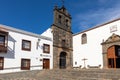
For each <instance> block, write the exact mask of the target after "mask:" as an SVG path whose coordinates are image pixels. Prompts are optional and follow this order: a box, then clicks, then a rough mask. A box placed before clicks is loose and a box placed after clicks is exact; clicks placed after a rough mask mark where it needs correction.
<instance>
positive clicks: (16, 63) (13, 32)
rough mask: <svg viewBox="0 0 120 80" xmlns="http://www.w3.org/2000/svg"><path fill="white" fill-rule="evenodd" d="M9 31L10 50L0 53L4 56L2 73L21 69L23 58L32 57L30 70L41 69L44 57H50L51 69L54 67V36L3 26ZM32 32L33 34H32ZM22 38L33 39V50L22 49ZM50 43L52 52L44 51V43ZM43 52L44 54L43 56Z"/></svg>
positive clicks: (0, 71)
mask: <svg viewBox="0 0 120 80" xmlns="http://www.w3.org/2000/svg"><path fill="white" fill-rule="evenodd" d="M2 27H3V28H5V29H7V30H8V32H9V35H8V52H7V53H0V57H4V70H0V73H7V72H17V71H23V70H21V59H22V58H25V59H30V60H31V68H30V70H41V69H42V65H43V61H41V60H40V59H43V58H44V57H46V58H49V59H50V69H52V68H53V63H52V62H53V51H52V50H53V49H52V46H53V45H52V38H50V37H46V36H40V37H39V35H37V34H32V33H29V32H22V30H18V29H13V28H11V27H6V26H2ZM31 34H32V35H31ZM39 38H40V42H39V46H38V48H37V42H38V39H39ZM22 39H25V40H29V41H31V51H24V50H22V49H21V48H22V47H21V46H22ZM44 43H45V44H49V45H50V53H49V54H44V53H43V44H44ZM41 54H42V56H41Z"/></svg>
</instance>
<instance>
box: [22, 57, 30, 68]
mask: <svg viewBox="0 0 120 80" xmlns="http://www.w3.org/2000/svg"><path fill="white" fill-rule="evenodd" d="M21 70H30V59H21Z"/></svg>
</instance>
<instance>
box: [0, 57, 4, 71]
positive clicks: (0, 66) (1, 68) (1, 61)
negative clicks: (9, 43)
mask: <svg viewBox="0 0 120 80" xmlns="http://www.w3.org/2000/svg"><path fill="white" fill-rule="evenodd" d="M3 67H4V58H3V57H0V70H3Z"/></svg>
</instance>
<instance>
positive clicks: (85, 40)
mask: <svg viewBox="0 0 120 80" xmlns="http://www.w3.org/2000/svg"><path fill="white" fill-rule="evenodd" d="M86 43H87V34H85V33H84V34H82V36H81V44H86Z"/></svg>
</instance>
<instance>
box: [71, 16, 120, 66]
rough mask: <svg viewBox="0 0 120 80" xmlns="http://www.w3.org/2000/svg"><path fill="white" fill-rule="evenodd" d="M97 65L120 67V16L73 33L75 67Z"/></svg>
mask: <svg viewBox="0 0 120 80" xmlns="http://www.w3.org/2000/svg"><path fill="white" fill-rule="evenodd" d="M81 27H82V26H81ZM97 66H98V67H100V68H120V18H119V19H116V20H112V21H109V22H106V23H104V24H101V25H98V26H95V27H93V28H90V29H88V30H85V31H82V32H80V33H77V34H74V35H73V67H82V68H92V67H97Z"/></svg>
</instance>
